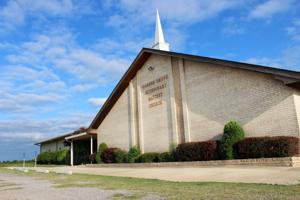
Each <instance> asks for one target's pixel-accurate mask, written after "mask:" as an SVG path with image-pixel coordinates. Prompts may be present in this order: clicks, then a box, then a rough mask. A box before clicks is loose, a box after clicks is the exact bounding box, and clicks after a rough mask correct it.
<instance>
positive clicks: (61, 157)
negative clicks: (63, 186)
mask: <svg viewBox="0 0 300 200" xmlns="http://www.w3.org/2000/svg"><path fill="white" fill-rule="evenodd" d="M68 155H69V150H68V149H63V150H61V151H58V152H57V154H56V164H68V163H67V160H68V159H67V157H68Z"/></svg>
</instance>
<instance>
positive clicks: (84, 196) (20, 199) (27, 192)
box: [0, 174, 154, 200]
mask: <svg viewBox="0 0 300 200" xmlns="http://www.w3.org/2000/svg"><path fill="white" fill-rule="evenodd" d="M0 180H1V181H0V197H1V199H6V200H29V199H30V200H41V199H43V200H58V199H64V200H73V199H76V200H88V199H95V200H97V199H101V200H102V199H137V198H138V199H139V198H144V197H137V198H134V197H135V196H134V194H132V193H131V192H129V191H126V190H105V189H99V188H88V187H74V188H55V187H54V184H53V183H51V182H50V181H47V180H40V179H37V178H33V177H26V176H18V175H12V174H0ZM127 197H128V198H127ZM132 197H133V198H132ZM150 198H151V197H150ZM146 199H149V198H148V197H146ZM151 199H154V198H151Z"/></svg>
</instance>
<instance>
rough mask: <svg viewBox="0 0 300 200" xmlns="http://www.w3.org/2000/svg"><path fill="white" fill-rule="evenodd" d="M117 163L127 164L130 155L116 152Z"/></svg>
mask: <svg viewBox="0 0 300 200" xmlns="http://www.w3.org/2000/svg"><path fill="white" fill-rule="evenodd" d="M114 154H115V160H116V163H127V162H128V153H127V152H126V151H124V150H121V149H118V150H116V151H115V152H114Z"/></svg>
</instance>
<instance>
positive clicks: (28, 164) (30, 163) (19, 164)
mask: <svg viewBox="0 0 300 200" xmlns="http://www.w3.org/2000/svg"><path fill="white" fill-rule="evenodd" d="M37 166H38V167H55V166H60V167H61V166H63V165H37ZM0 167H23V162H22V161H14V162H0ZM25 167H34V161H26V162H25Z"/></svg>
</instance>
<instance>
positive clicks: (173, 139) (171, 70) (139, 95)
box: [89, 13, 300, 152]
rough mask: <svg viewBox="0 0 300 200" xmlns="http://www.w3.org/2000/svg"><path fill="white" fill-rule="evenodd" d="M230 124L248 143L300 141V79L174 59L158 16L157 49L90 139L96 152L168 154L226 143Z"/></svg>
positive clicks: (143, 57) (95, 124)
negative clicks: (177, 148)
mask: <svg viewBox="0 0 300 200" xmlns="http://www.w3.org/2000/svg"><path fill="white" fill-rule="evenodd" d="M230 120H236V121H238V122H240V124H241V125H242V126H243V128H244V130H245V133H246V137H255V136H296V137H299V133H300V73H299V72H295V71H289V70H284V69H278V68H272V67H266V66H260V65H253V64H247V63H241V62H234V61H227V60H221V59H215V58H208V57H202V56H195V55H188V54H182V53H175V52H171V51H170V50H169V44H167V43H166V42H165V40H164V35H163V31H162V27H161V23H160V19H159V15H158V13H157V16H156V32H155V43H154V45H153V47H152V48H143V49H142V50H141V51H140V53H139V54H138V55H137V57H136V59H135V60H134V61H133V63H132V64H131V66H130V67H129V69H128V70H127V72H126V73H125V74H124V76H123V77H122V79H121V80H120V81H119V83H118V84H117V86H116V87H115V88H114V90H113V91H112V93H111V94H110V96H109V98H108V99H107V101H106V102H105V104H104V105H103V106H102V108H101V109H100V111H99V112H98V114H97V115H96V116H95V118H94V120H93V121H92V123H91V124H90V127H89V133H90V134H92V133H94V134H97V143H98V145H99V144H100V143H102V142H105V143H106V144H107V145H108V146H109V147H118V148H122V149H124V150H128V149H129V148H130V147H132V146H138V147H139V148H140V149H141V151H142V152H163V151H168V150H169V147H170V145H173V144H179V143H183V142H191V141H205V140H217V139H220V138H221V136H222V133H223V127H224V125H225V124H226V123H227V122H228V121H230Z"/></svg>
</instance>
